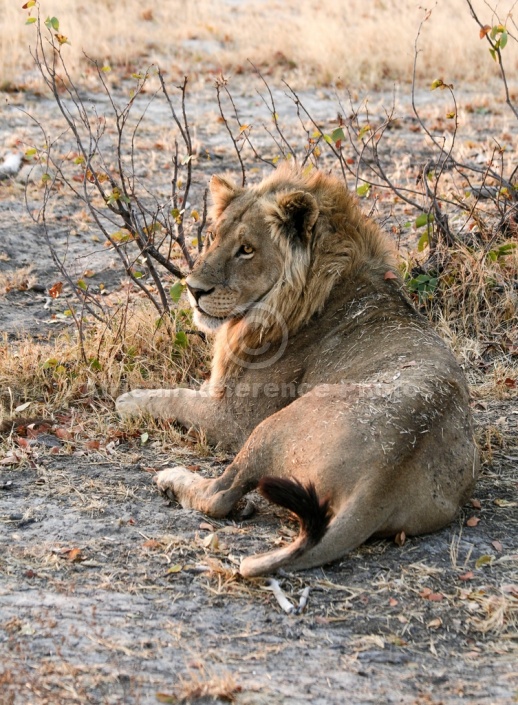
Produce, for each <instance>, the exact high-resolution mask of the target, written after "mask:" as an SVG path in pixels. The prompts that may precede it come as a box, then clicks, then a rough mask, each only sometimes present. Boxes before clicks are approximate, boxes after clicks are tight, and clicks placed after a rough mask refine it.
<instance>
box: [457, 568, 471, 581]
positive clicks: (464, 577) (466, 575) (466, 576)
mask: <svg viewBox="0 0 518 705" xmlns="http://www.w3.org/2000/svg"><path fill="white" fill-rule="evenodd" d="M473 577H474V573H473V571H472V570H468V572H467V573H463V574H462V575H459V580H464V581H466V580H472V579H473Z"/></svg>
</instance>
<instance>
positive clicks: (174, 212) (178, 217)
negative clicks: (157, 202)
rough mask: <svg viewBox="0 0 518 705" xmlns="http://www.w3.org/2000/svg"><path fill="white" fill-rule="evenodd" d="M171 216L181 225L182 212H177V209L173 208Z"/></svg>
mask: <svg viewBox="0 0 518 705" xmlns="http://www.w3.org/2000/svg"><path fill="white" fill-rule="evenodd" d="M171 215H172V216H173V218H174V219H175V222H177V223H181V222H182V212H181V211H180V210H178V208H173V209H172V210H171Z"/></svg>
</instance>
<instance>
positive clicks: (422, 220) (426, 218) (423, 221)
mask: <svg viewBox="0 0 518 705" xmlns="http://www.w3.org/2000/svg"><path fill="white" fill-rule="evenodd" d="M434 220H435V217H434V214H433V213H421V215H418V216H417V218H416V220H415V226H416V228H422V227H423V225H427V224H428V223H433V221H434Z"/></svg>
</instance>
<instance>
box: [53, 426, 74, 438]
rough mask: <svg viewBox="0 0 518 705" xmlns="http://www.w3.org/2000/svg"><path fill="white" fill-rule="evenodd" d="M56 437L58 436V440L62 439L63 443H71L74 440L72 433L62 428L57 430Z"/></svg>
mask: <svg viewBox="0 0 518 705" xmlns="http://www.w3.org/2000/svg"><path fill="white" fill-rule="evenodd" d="M54 435H56V436H57V437H58V438H61V440H62V441H69V440H70V439H71V438H72V434H71V433H70V431H69V430H68V429H66V428H62V427H61V426H60V427H59V428H56V430H55V431H54Z"/></svg>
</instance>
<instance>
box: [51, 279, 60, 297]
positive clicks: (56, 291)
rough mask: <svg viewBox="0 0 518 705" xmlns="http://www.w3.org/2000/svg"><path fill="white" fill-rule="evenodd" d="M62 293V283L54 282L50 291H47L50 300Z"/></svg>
mask: <svg viewBox="0 0 518 705" xmlns="http://www.w3.org/2000/svg"><path fill="white" fill-rule="evenodd" d="M62 291H63V282H56V283H55V284H53V285H52V286H51V287H50V289H49V296H50V297H51V298H52V299H57V298H58V296H59V295H60V294H61V292H62Z"/></svg>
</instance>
